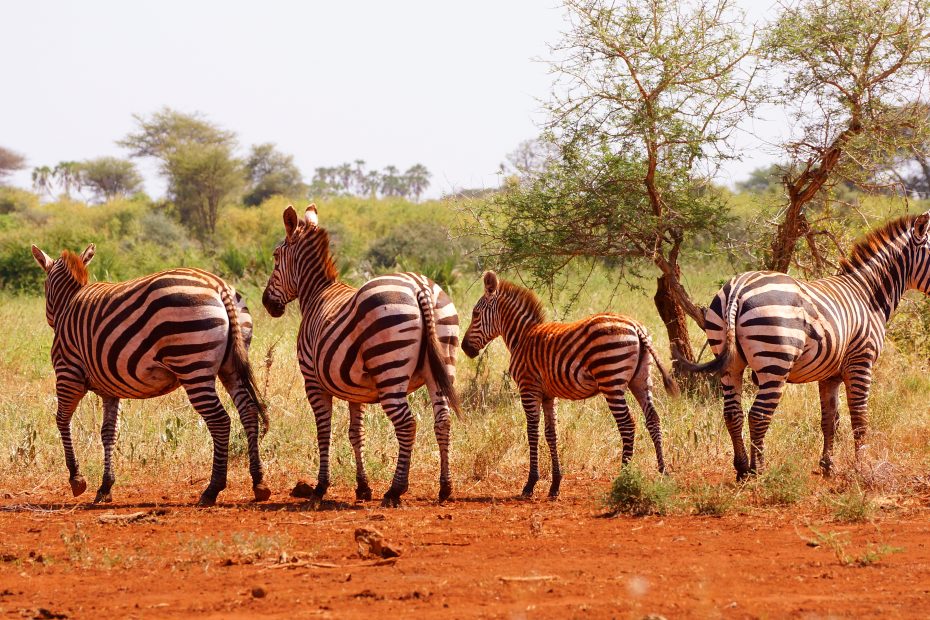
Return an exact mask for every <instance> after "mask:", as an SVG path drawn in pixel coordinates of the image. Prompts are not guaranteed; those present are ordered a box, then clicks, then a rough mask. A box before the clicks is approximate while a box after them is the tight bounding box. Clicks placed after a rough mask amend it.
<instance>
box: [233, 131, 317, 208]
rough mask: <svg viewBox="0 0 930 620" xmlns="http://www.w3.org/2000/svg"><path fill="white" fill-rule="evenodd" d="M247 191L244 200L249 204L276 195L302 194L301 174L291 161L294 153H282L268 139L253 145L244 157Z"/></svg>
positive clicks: (259, 202)
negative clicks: (246, 156) (264, 142)
mask: <svg viewBox="0 0 930 620" xmlns="http://www.w3.org/2000/svg"><path fill="white" fill-rule="evenodd" d="M245 170H246V176H247V178H248V192H247V193H246V195H245V197H244V198H243V201H244V202H245V204H247V205H250V206H257V205H260V204H261V203H262V202H264V201H265V199H267V198H269V197H271V196H275V195H279V196H292V197H296V196H301V197H302V196H303V195H304V193H306V191H307V186H306V185H305V184H304V181H303V176H302V175H301V174H300V170H299V169H298V168H297V166H296V165H295V164H294V156H293V155H285V154H284V153H281V152H280V151H278V150H277V149H275V145H274V144H271V143H266V144H256V145H254V146H252V150H251V151H250V153H249V156H248V158H247V159H246V161H245Z"/></svg>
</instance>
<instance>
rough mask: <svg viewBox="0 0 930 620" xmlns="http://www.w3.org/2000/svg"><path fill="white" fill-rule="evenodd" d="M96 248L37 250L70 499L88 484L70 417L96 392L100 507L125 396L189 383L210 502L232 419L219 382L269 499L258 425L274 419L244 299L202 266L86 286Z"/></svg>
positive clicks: (222, 483) (255, 480)
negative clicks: (209, 461)
mask: <svg viewBox="0 0 930 620" xmlns="http://www.w3.org/2000/svg"><path fill="white" fill-rule="evenodd" d="M94 252H95V247H94V245H93V244H91V245H89V246H87V249H85V250H84V251H83V252H82V253H81V254H80V255H77V254H74V253H72V252H70V251H68V250H65V251H64V252H62V253H61V257H60V258H57V259H52V258H51V257H49V256H48V254H46V253H45V252H43V251H42V250H40V249H39V248H38V247H36V246H34V245H33V246H32V254H33V256H34V257H35V260H36V262H37V263H38V264H39V266H40V267H41V268H42V269H43V270H44V271H45V273H46V278H45V315H46V320H47V321H48V324H49V325H50V326H51V327H52V329H53V330H54V332H55V337H54V340H53V342H52V365H53V366H54V368H55V392H56V396H57V400H58V412H57V414H56V418H55V419H56V423H57V425H58V431H59V433H60V434H61V442H62V445H63V446H64V451H65V462H66V464H67V466H68V471H69V474H70V484H71V491H72V492H73V494H74V496H75V497H77V496H78V495H81V494H82V493H83V492H84V491H85V490H86V489H87V482H86V480H85V479H84V476H82V475H81V473H80V469H79V467H78V460H77V457H76V456H75V454H74V448H73V446H72V443H71V417H72V415H73V414H74V411H75V409H77V406H78V403H79V402H80V401H81V399H82V398H83V397H84V395H85V394H86V393H87V392H88V391H90V392H94V393H95V394H98V395H99V396H101V397H102V399H103V424H102V426H101V430H100V435H101V439H102V441H103V459H104V460H103V463H104V469H103V481H102V483H101V485H100V488H99V489H98V491H97V496H96V497H95V498H94V503H98V502H109V501H111V499H112V494H111V489H112V487H113V483H114V482H115V480H116V476H115V474H114V473H113V445H114V444H115V442H116V435H117V431H118V425H119V410H120V405H119V402H120V399H122V398H152V397H155V396H161V395H164V394H167V393H169V392H172V391H174V390H175V389H177V388H178V387H183V388H184V390H185V391H186V392H187V396H188V398H189V399H190V402H191V405H193V406H194V409H196V410H197V413H199V414H200V415H201V416H202V417H203V419H204V421H205V422H206V425H207V429H209V431H210V435H211V437H212V439H213V470H212V475H211V477H210V483H209V485H208V486H207V488H206V489H205V490H204V492H203V494H202V495H201V496H200V501H199V504H200V505H201V506H209V505H213V504H214V503H215V502H216V497H217V495H218V494H219V492H220V491H222V490H223V489H224V488H226V469H227V452H228V447H229V415H228V414H227V413H226V410H225V409H224V408H223V404H222V403H221V402H220V399H219V397H218V396H217V393H216V379H217V377H219V378H220V381H221V382H222V383H223V385H224V386H225V387H226V390H227V391H228V392H229V394H230V395H231V396H232V398H233V401H234V402H235V404H236V409H237V410H238V411H239V417H240V419H241V420H242V425H243V426H244V427H245V431H246V435H247V438H248V446H249V473H250V474H251V477H252V489H253V492H254V494H255V499H256V500H259V501H262V500H265V499H268V497H269V496H270V495H271V492H270V491H269V489H268V487H267V486H266V485H265V484H264V482H263V481H262V476H263V474H262V463H261V458H260V457H259V451H258V434H259V429H258V424H259V417H261V419H262V421H263V422H264V424H265V426H266V427H267V425H268V419H267V416H266V414H265V410H264V407H263V406H262V404H261V401H260V400H259V398H258V395H257V392H256V388H255V380H254V377H253V375H252V369H251V367H250V366H249V359H248V346H249V342H250V340H251V337H252V317H251V316H250V315H249V311H248V309H247V308H246V307H245V305H244V303H243V302H242V299H241V298H240V296H239V295H238V294H237V293H236V292H235V291H234V290H233V289H232V287H230V286H229V285H228V284H226V283H225V282H224V281H223V280H221V279H220V278H219V277H217V276H215V275H213V274H211V273H207V272H206V271H201V270H199V269H172V270H170V271H163V272H161V273H156V274H153V275H149V276H143V277H141V278H137V279H135V280H129V281H127V282H118V283H109V282H95V283H93V284H89V283H88V272H87V264H88V263H90V261H91V259H93V257H94Z"/></svg>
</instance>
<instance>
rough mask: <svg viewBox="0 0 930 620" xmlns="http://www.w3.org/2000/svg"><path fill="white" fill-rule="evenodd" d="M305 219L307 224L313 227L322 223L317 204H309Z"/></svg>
mask: <svg viewBox="0 0 930 620" xmlns="http://www.w3.org/2000/svg"><path fill="white" fill-rule="evenodd" d="M304 219H305V220H306V221H307V224H308V225H309V226H310V227H312V228H316V227H317V226H319V225H320V218H319V217H317V212H316V205H315V204H312V205H310V206H308V207H307V210H306V211H304Z"/></svg>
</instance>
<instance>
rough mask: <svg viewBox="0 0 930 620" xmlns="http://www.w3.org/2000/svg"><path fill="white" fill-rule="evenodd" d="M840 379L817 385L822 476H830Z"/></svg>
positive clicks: (837, 415) (832, 378)
mask: <svg viewBox="0 0 930 620" xmlns="http://www.w3.org/2000/svg"><path fill="white" fill-rule="evenodd" d="M842 382H843V380H842V379H841V378H840V377H831V378H829V379H824V380H823V381H821V382H820V383H819V384H818V388H819V390H820V430H821V432H822V433H823V454H822V455H821V457H820V469H821V471H822V472H823V475H824V476H829V475H830V470H831V468H832V467H833V437H834V434H835V433H836V423H837V422H838V421H839V407H838V405H837V402H838V397H839V391H840V383H842Z"/></svg>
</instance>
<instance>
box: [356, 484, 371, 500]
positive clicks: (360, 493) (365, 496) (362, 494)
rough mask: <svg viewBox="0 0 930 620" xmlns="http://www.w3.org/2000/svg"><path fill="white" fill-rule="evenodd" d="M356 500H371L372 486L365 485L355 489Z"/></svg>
mask: <svg viewBox="0 0 930 620" xmlns="http://www.w3.org/2000/svg"><path fill="white" fill-rule="evenodd" d="M355 501H357V502H367V501H371V487H368V486H364V487H358V488H356V489H355Z"/></svg>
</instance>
